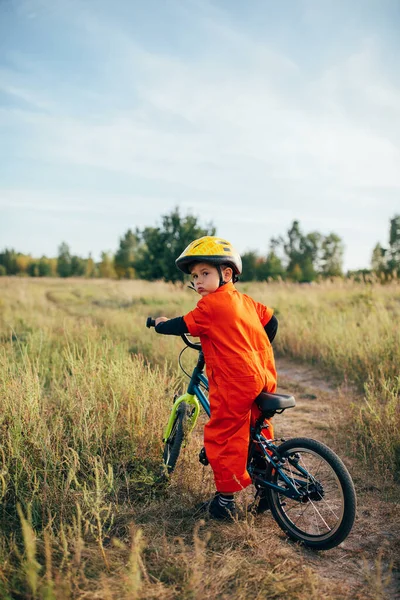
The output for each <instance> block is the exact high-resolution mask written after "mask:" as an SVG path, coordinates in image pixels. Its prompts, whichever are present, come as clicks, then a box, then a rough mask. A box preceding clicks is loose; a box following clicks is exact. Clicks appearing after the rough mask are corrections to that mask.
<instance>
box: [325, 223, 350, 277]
mask: <svg viewBox="0 0 400 600" xmlns="http://www.w3.org/2000/svg"><path fill="white" fill-rule="evenodd" d="M343 255H344V245H343V241H342V239H341V238H340V237H339V236H338V235H336V234H335V233H330V234H329V235H327V236H326V237H324V238H323V240H322V255H321V270H320V272H321V274H322V275H323V276H324V277H341V276H342V275H343Z"/></svg>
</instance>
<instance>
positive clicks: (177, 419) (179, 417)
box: [146, 317, 356, 550]
mask: <svg viewBox="0 0 400 600" xmlns="http://www.w3.org/2000/svg"><path fill="white" fill-rule="evenodd" d="M146 326H147V327H154V326H155V321H154V320H153V319H152V318H151V317H149V318H148V319H147V322H146ZM181 338H182V339H183V341H184V342H185V344H186V347H185V348H183V350H182V351H181V353H180V355H179V366H180V367H181V369H182V371H183V372H184V373H185V375H187V376H188V377H190V381H189V385H188V388H187V391H186V393H184V394H182V395H181V396H179V397H175V398H174V403H173V406H172V410H171V414H170V417H169V420H168V424H167V426H166V428H165V431H164V436H163V442H164V444H165V446H164V452H163V462H164V468H165V474H166V476H167V477H169V476H170V475H171V474H172V472H173V471H174V469H175V466H176V464H177V461H178V457H179V454H180V450H181V447H182V445H183V444H184V442H185V441H186V440H187V438H188V436H189V435H190V433H191V431H192V430H193V429H194V427H195V425H196V422H197V419H198V416H199V413H200V407H202V408H203V409H204V411H205V413H206V414H207V415H208V417H210V404H209V401H208V398H207V396H206V395H205V393H204V391H203V390H205V391H206V392H207V391H208V380H207V377H206V376H205V374H204V372H203V371H204V367H205V360H204V355H203V352H202V350H201V344H200V343H194V342H192V341H191V340H189V338H188V336H187V335H186V334H184V335H182V336H181ZM187 348H192V349H194V350H197V351H198V352H199V356H198V360H197V364H196V366H195V367H194V369H193V372H192V375H190V374H189V373H187V372H186V371H185V370H184V368H183V367H182V363H181V356H182V353H183V352H184V351H185V350H186V349H187ZM255 402H256V403H257V405H258V407H259V409H260V411H261V415H260V417H259V418H258V420H257V421H256V424H255V426H254V427H251V429H250V444H249V452H248V461H247V470H248V472H249V474H250V476H251V478H252V482H253V485H254V486H255V488H256V496H255V506H256V505H257V501H258V502H259V501H260V498H261V497H263V498H264V499H265V500H266V502H267V504H268V507H269V509H270V511H271V514H272V516H273V518H274V519H275V521H276V522H277V523H278V525H279V527H280V528H281V529H282V530H283V531H284V532H285V533H286V535H287V536H288V537H289V538H290V539H292V540H294V541H296V542H300V543H301V544H303V545H305V546H307V547H309V548H313V549H314V550H329V549H331V548H334V547H335V546H338V545H339V544H340V543H341V542H343V540H344V539H345V538H346V537H347V536H348V535H349V533H350V531H351V529H352V527H353V524H354V520H355V515H356V493H355V489H354V484H353V481H352V479H351V476H350V474H349V472H348V470H347V468H346V467H345V465H344V464H343V462H342V460H341V459H340V458H339V457H338V456H337V455H336V454H335V453H334V452H333V451H332V450H331V449H330V448H328V446H326V445H325V444H323V443H322V442H319V441H316V440H314V439H309V438H303V437H301V438H293V439H289V440H284V439H280V440H277V439H274V440H268V439H267V438H265V437H264V436H263V435H262V431H263V429H265V428H267V427H268V425H266V424H264V421H265V419H269V418H271V417H273V416H274V415H276V414H281V413H282V412H284V411H285V410H287V409H289V408H293V407H294V406H295V405H296V401H295V398H294V397H293V396H291V395H286V394H270V393H265V392H262V393H261V394H260V395H259V396H258V397H257V398H256V399H255ZM203 450H204V449H203ZM200 462H202V463H203V464H205V465H206V464H208V461H207V458H206V456H205V453H204V452H203V454H202V452H201V453H200Z"/></svg>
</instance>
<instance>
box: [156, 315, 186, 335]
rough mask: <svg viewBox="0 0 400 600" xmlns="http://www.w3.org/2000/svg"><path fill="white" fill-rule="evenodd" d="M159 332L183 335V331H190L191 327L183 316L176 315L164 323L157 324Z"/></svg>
mask: <svg viewBox="0 0 400 600" xmlns="http://www.w3.org/2000/svg"><path fill="white" fill-rule="evenodd" d="M156 331H157V333H162V334H163V335H182V334H183V333H189V329H188V328H187V325H186V323H185V321H184V318H183V317H176V318H175V319H169V320H168V321H164V322H163V323H159V324H158V325H156Z"/></svg>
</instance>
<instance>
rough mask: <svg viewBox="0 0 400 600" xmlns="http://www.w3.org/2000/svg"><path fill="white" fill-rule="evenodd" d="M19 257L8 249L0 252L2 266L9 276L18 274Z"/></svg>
mask: <svg viewBox="0 0 400 600" xmlns="http://www.w3.org/2000/svg"><path fill="white" fill-rule="evenodd" d="M17 256H18V255H17V253H16V252H15V251H14V250H8V249H7V248H6V249H5V250H4V252H0V265H3V267H4V268H5V270H6V273H7V275H16V274H17V272H18V265H17Z"/></svg>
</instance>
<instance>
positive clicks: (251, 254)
mask: <svg viewBox="0 0 400 600" xmlns="http://www.w3.org/2000/svg"><path fill="white" fill-rule="evenodd" d="M258 259H259V257H258V254H257V252H255V250H249V251H248V252H244V253H243V254H242V274H241V276H240V280H241V281H254V279H256V274H257V261H258Z"/></svg>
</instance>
